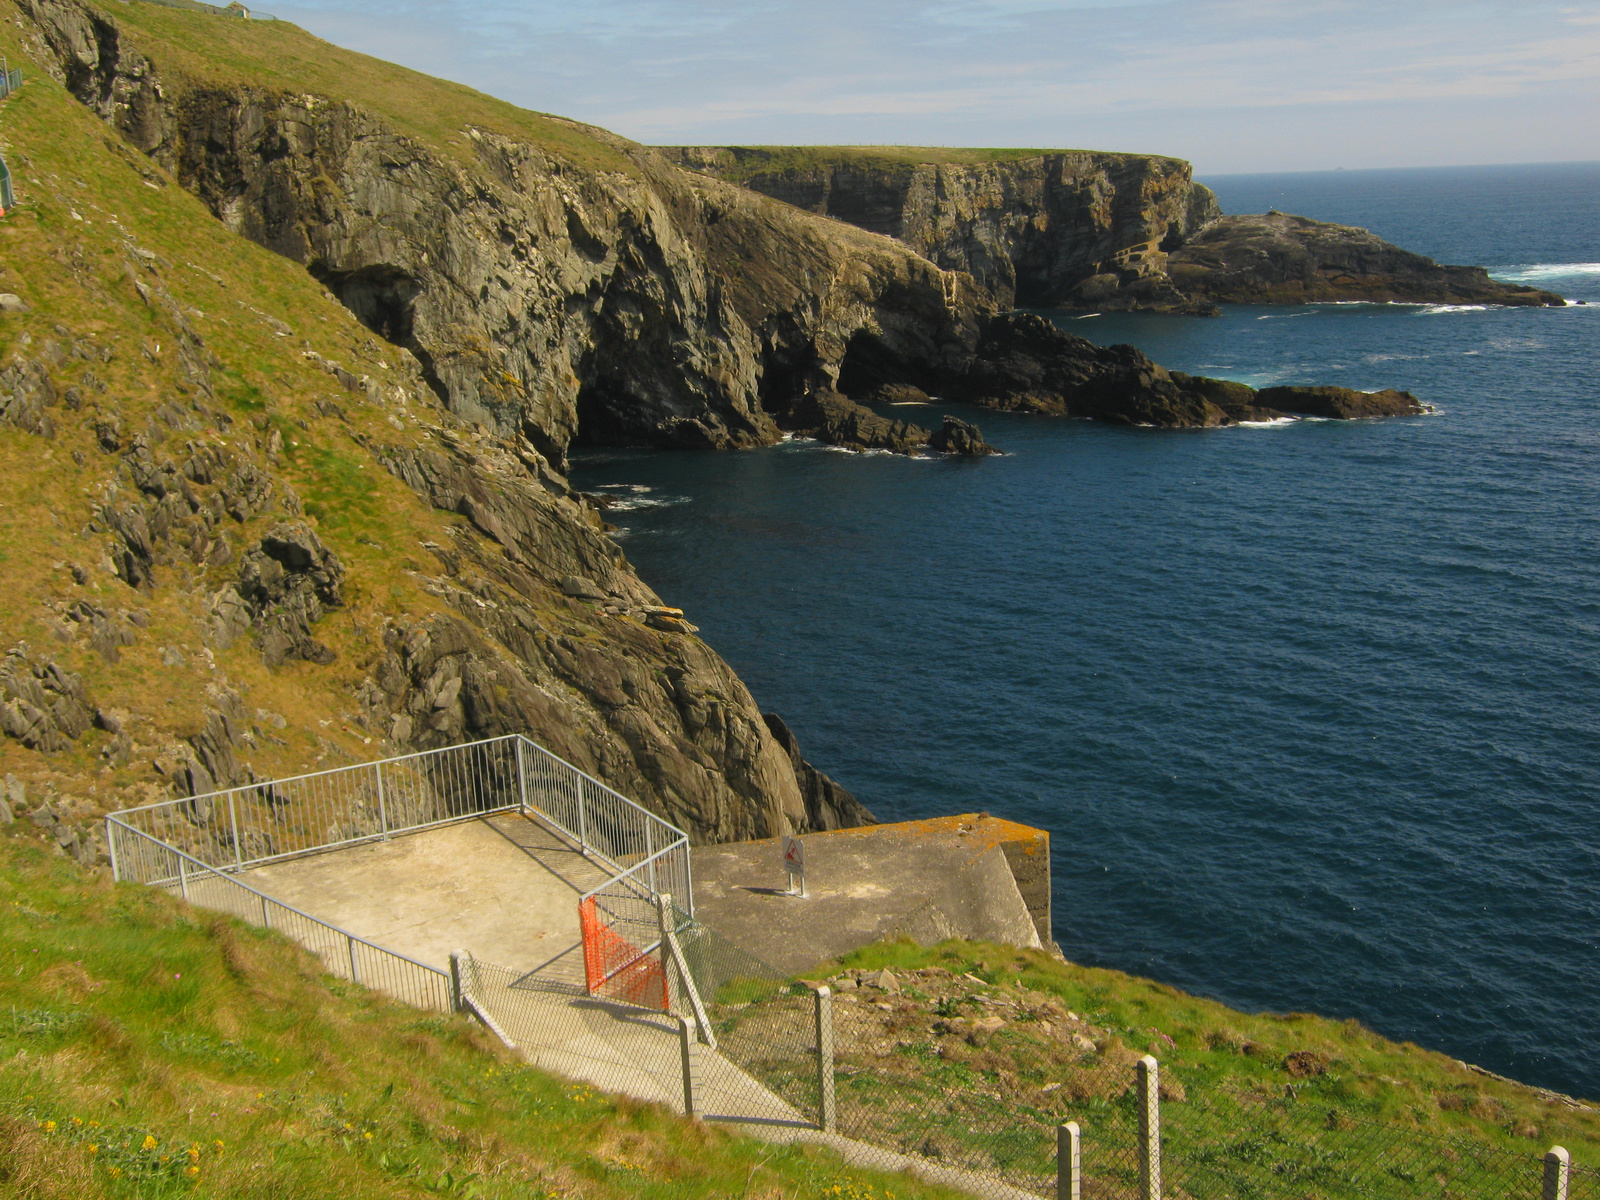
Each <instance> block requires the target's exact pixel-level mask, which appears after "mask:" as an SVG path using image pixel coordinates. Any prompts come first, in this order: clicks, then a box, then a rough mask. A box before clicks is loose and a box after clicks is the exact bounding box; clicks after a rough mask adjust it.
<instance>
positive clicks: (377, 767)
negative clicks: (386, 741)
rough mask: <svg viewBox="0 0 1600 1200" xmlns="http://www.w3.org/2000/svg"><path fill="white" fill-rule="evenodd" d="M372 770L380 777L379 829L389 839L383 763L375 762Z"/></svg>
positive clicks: (385, 838)
mask: <svg viewBox="0 0 1600 1200" xmlns="http://www.w3.org/2000/svg"><path fill="white" fill-rule="evenodd" d="M372 770H373V773H374V774H375V775H377V777H378V829H379V831H380V832H381V833H382V834H383V840H384V841H386V842H387V841H388V840H389V806H388V803H387V801H386V799H385V797H384V794H383V764H382V763H381V762H380V763H373V764H372Z"/></svg>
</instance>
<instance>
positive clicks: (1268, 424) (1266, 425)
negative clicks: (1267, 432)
mask: <svg viewBox="0 0 1600 1200" xmlns="http://www.w3.org/2000/svg"><path fill="white" fill-rule="evenodd" d="M1300 419H1301V418H1299V417H1273V418H1272V420H1270V421H1240V422H1239V428H1240V429H1278V428H1281V427H1282V426H1284V425H1295V424H1298V423H1299V422H1300Z"/></svg>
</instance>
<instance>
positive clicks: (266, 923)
mask: <svg viewBox="0 0 1600 1200" xmlns="http://www.w3.org/2000/svg"><path fill="white" fill-rule="evenodd" d="M261 928H263V929H271V928H272V918H271V917H270V916H268V915H267V898H266V897H265V896H262V897H261Z"/></svg>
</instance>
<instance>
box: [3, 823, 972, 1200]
mask: <svg viewBox="0 0 1600 1200" xmlns="http://www.w3.org/2000/svg"><path fill="white" fill-rule="evenodd" d="M834 1188H838V1189H839V1191H838V1192H837V1193H834V1192H833V1191H832V1190H831V1189H834ZM0 1194H4V1195H7V1196H26V1197H37V1198H41V1200H43V1198H54V1197H63V1198H65V1197H84V1196H105V1197H132V1196H139V1197H167V1196H195V1197H204V1196H217V1197H264V1198H271V1200H297V1198H300V1197H327V1196H340V1197H345V1198H347V1200H363V1198H366V1197H374V1198H376V1197H386V1198H392V1197H412V1196H418V1197H421V1196H441V1195H442V1196H466V1197H482V1198H484V1200H498V1198H500V1197H506V1198H510V1197H516V1198H518V1200H527V1198H530V1197H533V1198H539V1200H548V1198H552V1197H564V1196H582V1197H585V1198H586V1200H612V1198H622V1197H641V1198H649V1200H657V1198H659V1200H671V1198H676V1197H691V1196H694V1197H699V1196H727V1197H741V1198H750V1200H756V1198H763V1200H791V1198H792V1200H800V1198H802V1197H811V1196H824V1195H829V1196H831V1195H840V1196H851V1197H856V1198H857V1200H890V1197H891V1196H892V1197H895V1198H904V1200H916V1198H918V1197H929V1198H932V1197H936V1196H944V1195H948V1193H945V1192H942V1191H941V1190H939V1189H936V1188H931V1187H927V1186H924V1185H919V1184H916V1183H915V1182H913V1181H911V1180H908V1179H900V1178H895V1177H888V1176H880V1175H874V1174H872V1173H869V1172H862V1171H857V1170H853V1169H849V1168H846V1167H844V1166H842V1165H841V1164H840V1163H839V1162H838V1160H837V1159H835V1158H834V1157H833V1156H832V1155H831V1154H829V1153H827V1152H825V1151H820V1150H817V1149H815V1148H798V1147H795V1148H776V1147H773V1146H770V1145H766V1144H764V1143H759V1142H755V1141H751V1140H748V1139H744V1138H740V1137H737V1136H734V1135H732V1134H728V1133H725V1132H723V1131H719V1130H717V1129H715V1128H713V1127H708V1126H706V1125H703V1124H699V1123H696V1122H691V1121H686V1120H684V1119H682V1118H680V1117H677V1116H675V1115H673V1114H672V1113H670V1112H668V1111H666V1110H664V1109H660V1108H656V1107H652V1106H649V1105H644V1104H638V1103H634V1102H631V1101H628V1100H625V1099H621V1098H617V1097H612V1096H607V1095H602V1094H599V1093H596V1092H595V1091H594V1090H593V1089H591V1088H588V1087H586V1086H583V1085H579V1084H573V1083H570V1082H566V1081H563V1080H560V1079H557V1078H555V1077H553V1076H550V1075H546V1074H544V1073H542V1072H539V1071H537V1070H534V1069H533V1068H530V1067H528V1066H526V1065H524V1064H523V1063H521V1062H520V1060H517V1059H515V1058H514V1057H512V1056H510V1055H509V1054H508V1053H506V1052H504V1051H503V1050H501V1049H500V1048H499V1046H498V1044H497V1043H493V1042H492V1041H491V1040H490V1039H489V1038H488V1036H487V1035H486V1034H485V1033H483V1031H481V1030H480V1029H478V1027H477V1026H475V1025H472V1024H469V1023H468V1022H467V1021H466V1020H465V1019H464V1018H458V1017H454V1016H440V1015H430V1014H427V1013H423V1012H419V1011H417V1010H414V1009H408V1008H405V1007H403V1006H401V1005H398V1004H393V1003H390V1002H388V1001H386V1000H385V999H383V998H382V997H380V996H378V995H376V994H374V993H370V992H367V991H365V990H363V989H361V988H359V987H355V986H352V985H350V984H346V983H344V982H342V981H340V980H338V979H335V978H333V977H331V976H327V975H325V974H323V973H322V971H321V968H320V965H319V964H318V963H317V962H316V961H315V960H314V959H312V958H311V957H310V956H309V955H307V954H306V953H305V952H303V951H302V950H300V949H299V948H298V947H295V946H293V945H291V944H289V943H287V942H285V941H283V940H282V939H280V938H279V937H278V936H277V935H275V934H271V933H267V932H264V931H260V930H256V929H253V928H250V927H248V926H244V925H240V924H238V923H236V922H234V921H232V920H230V919H228V918H225V917H221V916H218V915H215V914H210V913H206V912H204V911H201V910H193V909H189V908H187V907H186V906H185V905H183V904H181V903H179V902H177V901H174V900H172V899H170V898H169V897H167V896H165V895H163V894H161V893H159V892H156V891H155V890H153V889H148V888H144V887H140V886H137V885H120V886H118V885H112V884H111V883H109V882H108V881H107V880H105V879H104V878H101V877H91V876H89V875H87V874H85V873H84V872H83V871H82V870H80V869H79V868H77V867H75V866H73V865H71V864H69V863H67V862H66V861H65V860H64V859H62V858H60V857H58V856H55V855H52V854H47V853H46V852H45V851H44V850H43V849H42V848H40V847H38V846H35V845H33V844H30V843H28V842H26V841H24V840H21V839H19V838H18V837H17V836H11V837H5V838H0Z"/></svg>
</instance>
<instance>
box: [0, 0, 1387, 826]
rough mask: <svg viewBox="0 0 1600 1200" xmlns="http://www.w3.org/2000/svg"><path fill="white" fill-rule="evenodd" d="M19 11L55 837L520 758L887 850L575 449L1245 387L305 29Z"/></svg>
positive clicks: (17, 621) (26, 584)
mask: <svg viewBox="0 0 1600 1200" xmlns="http://www.w3.org/2000/svg"><path fill="white" fill-rule="evenodd" d="M0 11H3V12H4V13H5V15H6V16H7V17H8V20H7V21H6V22H0V48H3V49H4V50H5V51H6V52H7V53H8V54H9V55H11V56H12V57H13V58H16V57H17V56H19V55H27V56H30V57H31V59H32V61H33V62H34V63H35V64H37V65H38V67H39V68H41V69H42V72H43V73H41V74H36V75H34V76H33V77H32V79H31V82H30V85H29V86H28V87H27V88H25V89H24V90H23V91H22V92H20V93H18V94H17V95H16V96H14V97H12V98H11V99H9V100H7V101H6V102H5V104H6V107H5V109H4V113H5V117H6V124H5V138H6V139H7V140H6V145H5V149H6V152H7V158H8V161H9V162H10V164H11V166H12V169H13V172H14V174H15V175H16V178H17V182H18V189H19V193H20V199H21V201H22V204H21V207H20V208H19V209H18V210H17V211H16V212H15V213H13V214H11V215H9V216H8V217H7V220H6V222H5V223H4V225H3V226H0V237H3V238H4V241H3V243H0V245H3V247H4V259H3V286H4V288H5V289H6V290H7V292H8V293H9V294H10V296H11V298H10V299H7V300H5V301H4V302H3V303H0V321H3V322H4V324H3V325H0V335H3V339H4V340H3V345H0V457H3V460H4V461H3V463H0V466H3V468H4V469H5V470H6V472H7V478H8V481H9V482H10V483H11V489H10V493H9V495H8V498H7V500H6V502H5V504H4V506H0V555H4V558H3V560H0V561H3V562H4V569H5V578H6V583H7V588H6V589H4V595H3V596H0V617H3V622H0V628H3V629H4V630H5V638H4V645H0V653H3V654H4V655H5V659H4V661H5V669H4V671H3V672H0V729H3V730H4V732H5V734H6V736H5V737H4V738H3V739H0V760H3V762H4V765H5V767H6V769H7V770H8V771H9V772H11V773H13V774H14V775H15V776H16V777H17V780H18V783H19V786H23V785H28V784H30V782H31V785H32V786H31V790H29V788H28V787H27V786H23V790H24V791H25V792H27V794H28V795H29V796H31V797H32V798H31V799H28V800H26V801H24V802H22V804H23V805H26V807H28V808H29V809H30V810H31V813H32V814H43V815H42V816H40V817H39V819H40V820H41V821H42V822H51V823H52V825H51V827H52V828H58V827H59V828H60V829H61V830H63V831H66V832H63V833H62V834H61V837H63V838H67V839H70V838H72V837H76V836H77V835H76V834H73V833H71V830H72V829H75V828H78V825H75V824H74V821H75V820H76V818H77V817H79V816H82V815H83V814H86V813H87V814H91V815H92V813H93V812H94V811H96V810H97V809H103V808H106V807H114V806H118V805H121V804H126V803H129V802H130V801H134V800H138V799H143V798H146V797H154V796H157V795H162V794H168V793H170V792H173V791H176V792H179V793H185V794H194V793H197V792H201V791H205V790H207V789H209V788H212V787H215V786H218V785H226V784H231V783H235V782H239V781H244V780H248V779H251V778H261V777H270V776H271V775H273V774H283V773H287V772H295V771H301V770H305V769H308V768H315V767H316V766H317V765H319V764H321V765H335V764H337V763H340V762H347V761H351V760H355V759H364V758H371V757H375V756H376V755H378V754H379V753H380V752H381V751H390V752H398V751H402V750H407V749H413V748H424V747H430V746H437V745H442V744H446V743H450V742H456V741H461V740H465V739H470V738H477V737H485V736H490V735H494V734H499V733H504V732H510V731H513V730H517V731H525V732H528V733H529V734H530V735H531V736H533V737H534V738H536V739H537V740H539V741H541V742H543V743H544V744H546V745H548V746H549V747H550V748H551V749H553V750H554V751H556V752H557V753H559V754H561V755H562V756H563V757H565V758H567V759H569V760H570V761H572V762H574V763H576V764H577V765H579V766H581V767H583V768H584V769H586V770H589V771H591V772H593V773H594V774H596V775H598V776H600V777H601V778H603V779H605V780H606V781H607V782H609V783H610V784H612V785H613V786H614V787H616V788H617V789H618V790H619V791H621V792H623V793H624V794H627V795H630V796H633V797H635V798H637V799H639V800H640V801H641V802H643V803H645V804H647V805H649V806H650V807H652V808H654V809H655V810H656V811H658V812H661V813H663V814H664V815H666V816H667V817H669V818H670V819H671V820H673V821H675V822H677V823H678V824H680V825H682V826H684V827H685V828H687V829H689V830H690V831H691V832H692V833H693V834H694V836H695V837H696V838H697V839H699V840H729V839H736V838H747V837H759V836H771V835H775V834H778V833H781V832H785V831H787V830H803V829H809V828H831V827H836V826H841V825H849V824H853V823H858V822H861V821H865V820H869V819H870V817H869V815H868V814H867V813H866V811H865V810H864V809H863V808H862V807H861V806H860V804H859V803H857V802H856V801H855V799H854V798H853V797H851V796H850V795H849V793H848V792H846V791H844V789H842V788H840V787H838V785H836V784H834V783H833V782H832V781H830V780H828V779H827V778H826V776H824V775H823V774H821V773H820V772H818V771H817V770H816V769H815V768H814V767H813V766H811V765H810V764H808V763H807V762H806V761H805V760H804V758H803V756H802V755H801V753H800V751H799V749H798V747H797V746H796V744H795V742H794V739H793V738H792V736H791V735H789V734H788V731H787V729H786V728H785V727H783V725H782V723H781V722H779V721H776V720H775V719H768V716H765V715H763V714H762V713H761V711H760V709H759V708H758V707H757V706H756V704H755V701H754V700H753V698H752V697H751V696H750V694H749V692H748V691H747V689H746V688H745V687H744V685H743V683H742V682H741V681H740V680H739V679H738V678H737V676H736V675H735V674H734V673H733V671H732V670H731V669H730V668H729V667H728V666H727V664H726V663H724V662H723V661H722V660H721V659H720V658H718V657H717V655H716V654H715V653H714V652H713V651H712V650H710V648H709V647H707V646H706V645H705V644H704V643H702V642H701V641H699V639H697V638H696V637H695V636H694V633H695V630H694V627H693V625H692V624H690V623H689V622H688V621H686V620H684V619H683V617H682V615H681V614H678V613H677V612H676V611H675V610H672V609H670V608H669V607H668V606H666V605H663V604H662V603H661V601H660V598H658V597H657V596H655V595H654V594H653V593H652V592H651V591H650V589H649V588H648V587H647V586H646V585H645V584H644V583H643V582H641V581H640V580H639V579H638V577H637V576H636V575H635V574H634V573H633V571H632V568H631V567H630V566H629V565H628V563H627V561H626V559H625V558H624V556H623V554H622V552H621V550H620V548H619V547H618V545H617V544H616V543H615V542H614V541H613V540H611V539H610V538H609V537H608V536H607V534H606V529H605V526H604V522H603V519H602V517H601V514H600V513H599V512H598V511H597V510H596V508H595V507H594V506H593V505H592V504H591V502H590V501H589V500H587V499H586V498H585V497H583V496H581V495H578V494H575V493H574V492H573V490H572V489H571V487H570V486H569V485H568V483H567V481H566V480H565V478H564V477H563V474H562V471H563V465H564V459H565V455H566V451H567V449H568V447H569V446H570V445H572V444H573V443H574V442H583V441H590V442H597V443H604V444H641V445H657V446H667V447H692V448H706V449H721V448H734V447H741V446H752V445H759V444H763V443H767V442H771V441H774V440H776V439H777V438H778V437H780V436H781V433H780V429H782V428H792V429H794V428H805V429H807V430H808V431H810V432H812V433H814V434H816V435H818V436H830V437H835V438H836V439H838V440H841V441H848V440H850V439H865V438H874V439H876V438H879V437H882V438H885V439H888V440H890V441H895V442H897V443H898V444H897V445H896V447H895V448H898V449H905V450H912V449H917V448H920V447H928V448H932V449H935V450H941V451H944V452H950V453H970V454H981V453H984V452H986V451H988V450H990V449H991V448H990V447H987V446H986V445H985V444H984V443H983V441H982V438H981V436H980V435H979V434H978V432H977V431H976V430H975V429H973V428H972V427H970V426H967V425H965V424H964V423H962V422H960V421H955V420H952V421H947V423H946V426H945V428H944V429H943V430H941V431H939V432H937V433H932V434H930V433H928V431H926V430H919V429H917V428H916V427H914V426H906V427H898V424H899V423H894V422H885V421H882V420H881V419H879V418H877V417H875V416H874V415H873V414H871V413H870V412H868V411H867V410H866V409H864V408H862V407H861V406H860V404H859V403H857V401H858V400H860V399H864V398H869V397H871V396H873V395H875V394H878V393H879V392H880V390H881V389H883V388H906V387H918V388H922V389H924V390H926V391H929V392H931V393H934V394H938V395H946V396H950V397H952V398H961V399H966V400H970V401H972V402H974V403H979V404H989V405H994V406H998V407H1008V408H1028V409H1032V410H1034V411H1040V412H1055V413H1063V414H1068V415H1084V416H1093V417H1097V418H1102V419H1107V420H1114V421H1125V422H1140V423H1148V424H1165V425H1206V424H1219V423H1225V422H1227V421H1230V420H1236V419H1240V416H1241V415H1250V414H1252V413H1254V412H1256V411H1257V409H1258V407H1259V406H1260V405H1261V403H1262V401H1261V400H1260V398H1258V397H1257V396H1256V394H1255V393H1253V392H1251V391H1250V389H1248V388H1242V387H1241V386H1240V385H1232V384H1224V383H1221V382H1219V381H1214V380H1203V379H1194V378H1191V377H1188V376H1183V375H1179V374H1177V373H1169V372H1166V371H1164V370H1162V369H1161V368H1160V367H1159V366H1157V365H1156V364H1154V363H1151V362H1150V361H1149V360H1148V359H1146V358H1144V356H1143V355H1140V354H1139V353H1138V352H1137V351H1134V350H1132V349H1131V348H1129V347H1121V348H1112V349H1105V348H1101V347H1097V346H1093V345H1091V344H1090V343H1088V342H1085V341H1083V340H1082V339H1078V338H1072V337H1069V336H1068V335H1066V334H1064V333H1061V332H1060V331H1058V330H1054V329H1052V328H1050V327H1048V326H1046V325H1044V323H1043V322H1040V321H1039V320H1038V319H1037V318H1029V317H1025V316H1019V315H1017V314H1007V313H1004V312H1003V311H1001V306H1000V305H999V304H997V302H996V300H995V297H994V296H993V295H992V294H991V293H990V292H989V291H988V289H987V288H985V287H984V286H983V285H982V284H980V283H978V282H977V281H975V280H974V279H973V277H972V276H971V275H970V274H968V273H966V272H964V271H952V270H945V269H943V268H941V267H939V266H938V265H936V264H934V263H932V262H930V261H929V260H928V259H926V258H925V257H923V256H921V255H919V254H916V253H914V252H913V251H912V250H910V249H909V248H908V247H906V246H904V245H902V244H901V243H900V242H898V241H895V240H894V239H892V238H889V237H885V236H882V235H879V234H876V233H872V232H869V231H865V230H860V229H856V228H853V227H851V226H849V225H847V224H843V223H841V222H838V221H833V220H829V219H827V218H826V217H822V216H818V215H815V214H812V213H808V212H803V211H800V210H798V209H795V208H793V207H791V206H789V205H786V204H783V203H780V202H778V201H775V200H772V199H770V198H768V197H765V196H762V195H759V194H757V193H755V192H753V191H750V190H748V189H745V188H741V187H738V186H735V185H733V184H730V183H727V182H724V181H720V180H716V179H711V178H708V177H705V176H702V175H697V174H694V173H691V172H687V171H684V170H681V169H680V168H678V167H676V166H674V165H673V164H672V163H671V162H669V161H667V160H666V159H665V158H664V157H662V156H661V155H660V154H657V153H656V152H654V151H651V150H648V149H646V148H644V147H639V146H636V145H633V144H631V143H628V142H625V141H623V140H622V139H618V138H615V137H613V136H611V135H609V134H606V133H604V132H603V131H599V130H593V129H589V128H587V127H584V126H580V125H576V124H574V123H572V122H567V121H562V120H560V119H558V118H552V117H544V116H540V115H538V114H531V113H526V112H522V111H521V110H517V109H515V108H513V107H511V106H509V105H504V104H501V103H499V102H497V101H493V100H491V99H490V98H488V97H484V96H481V95H479V94H477V93H474V92H471V91H470V89H466V88H461V87H458V86H456V85H451V84H445V83H442V82H441V81H438V80H430V79H427V78H426V77H423V76H419V75H416V74H414V73H411V72H407V71H404V70H402V69H400V68H395V67H391V66H389V65H387V64H383V63H379V62H376V61H375V60H372V59H367V58H364V57H362V56H360V55H354V54H349V53H347V52H345V51H341V50H338V49H337V48H336V47H331V46H328V45H326V44H325V43H321V42H318V41H317V40H316V39H314V38H311V37H309V36H308V35H306V34H305V33H304V32H302V31H300V30H297V29H295V28H294V27H293V26H290V25H288V24H286V23H282V22H271V23H263V22H251V21H238V20H222V19H219V18H217V17H214V16H212V15H210V14H208V13H205V12H193V11H182V10H176V9H172V8H169V7H161V6H156V5H146V4H141V3H127V4H117V5H113V6H110V7H108V8H104V9H102V8H99V7H96V6H95V5H92V4H89V3H85V2H83V0H0ZM1175 194H1176V193H1175ZM241 235H242V236H241ZM1293 391H1294V390H1293V389H1289V392H1293ZM1352 395H1353V394H1352ZM1301 402H1302V401H1301V398H1299V397H1297V396H1296V395H1293V394H1287V393H1286V394H1285V395H1284V396H1283V397H1282V398H1281V399H1280V401H1279V402H1278V403H1276V404H1275V405H1274V408H1275V409H1278V410H1285V411H1301V410H1299V409H1295V408H1294V405H1296V404H1298V403H1301ZM1306 402H1307V403H1312V402H1314V403H1315V404H1316V405H1317V406H1319V407H1318V408H1317V409H1316V411H1322V410H1323V409H1330V410H1332V411H1335V412H1337V413H1339V415H1351V416H1354V415H1375V414H1378V413H1384V412H1406V411H1414V410H1415V402H1414V401H1412V400H1411V399H1410V398H1409V397H1398V394H1394V395H1390V394H1381V393H1380V394H1376V395H1375V396H1374V397H1368V398H1366V399H1365V400H1362V401H1360V402H1354V401H1345V402H1343V405H1344V407H1343V409H1341V407H1340V405H1341V401H1340V400H1339V399H1338V398H1332V399H1330V398H1329V397H1327V396H1321V395H1319V396H1317V397H1315V398H1313V400H1307V401H1306ZM1307 411H1310V410H1307ZM883 426H889V428H888V429H887V431H885V429H884V428H883ZM690 615H691V616H692V614H690ZM52 790H53V792H54V795H55V796H56V799H54V800H49V801H48V802H46V803H44V804H42V805H41V804H40V803H39V801H38V797H39V796H41V795H43V796H46V797H48V796H50V795H51V794H52ZM21 806H22V805H19V807H21ZM4 816H5V813H4V812H3V811H0V820H3V819H4ZM68 818H71V819H68ZM62 844H63V845H65V844H66V842H65V841H64V842H63V843H62ZM73 844H74V845H75V846H76V848H77V849H78V850H80V851H82V852H83V853H85V854H91V853H93V850H92V846H91V844H90V843H88V842H83V841H77V842H74V843H73Z"/></svg>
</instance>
